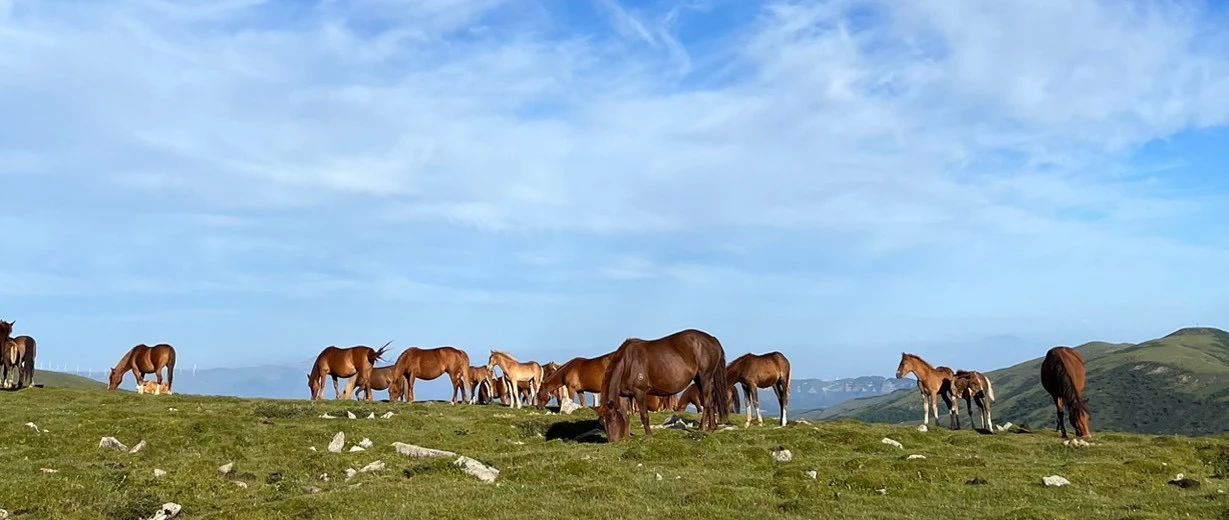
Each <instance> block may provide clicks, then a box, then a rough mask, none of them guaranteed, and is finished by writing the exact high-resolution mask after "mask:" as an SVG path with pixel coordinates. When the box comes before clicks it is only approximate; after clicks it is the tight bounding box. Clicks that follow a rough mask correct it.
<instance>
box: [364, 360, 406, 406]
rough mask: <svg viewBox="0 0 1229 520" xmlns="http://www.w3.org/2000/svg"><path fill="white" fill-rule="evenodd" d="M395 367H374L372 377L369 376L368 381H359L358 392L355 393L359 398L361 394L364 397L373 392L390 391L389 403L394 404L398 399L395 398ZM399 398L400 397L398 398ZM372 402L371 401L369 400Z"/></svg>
mask: <svg viewBox="0 0 1229 520" xmlns="http://www.w3.org/2000/svg"><path fill="white" fill-rule="evenodd" d="M394 368H395V367H394V365H386V366H382V367H372V369H371V375H370V376H368V381H359V382H358V390H357V391H356V392H355V396H356V397H357V395H358V393H359V392H362V393H363V394H364V395H367V394H369V393H371V392H372V391H380V390H388V401H389V402H393V401H396V400H397V397H393V388H392V387H393V384H392V383H393V379H394V377H393V369H394ZM398 397H399V396H398ZM368 400H370V399H368Z"/></svg>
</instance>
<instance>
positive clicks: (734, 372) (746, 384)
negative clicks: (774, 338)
mask: <svg viewBox="0 0 1229 520" xmlns="http://www.w3.org/2000/svg"><path fill="white" fill-rule="evenodd" d="M789 376H790V370H789V360H788V359H785V354H782V353H780V352H769V353H767V354H763V355H756V354H743V355H741V356H739V357H738V359H735V360H734V362H732V363H730V366H728V367H726V370H725V380H726V382H728V383H730V386H734V385H736V384H741V385H742V386H743V395H745V396H746V397H747V423H746V424H745V425H744V426H743V427H749V426H751V409H752V408H755V420H756V422H757V423H759V424H760V425H761V426H763V425H764V416H763V414H761V413H760V389H761V388H772V391H773V393H775V394H777V402H778V403H780V404H781V426H785V423H786V409H787V408H789Z"/></svg>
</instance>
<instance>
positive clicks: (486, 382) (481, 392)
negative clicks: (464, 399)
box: [468, 367, 495, 404]
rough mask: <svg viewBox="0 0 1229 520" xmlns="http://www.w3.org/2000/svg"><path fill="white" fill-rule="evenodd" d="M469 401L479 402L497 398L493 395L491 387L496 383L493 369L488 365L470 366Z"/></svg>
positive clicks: (472, 402) (471, 402)
mask: <svg viewBox="0 0 1229 520" xmlns="http://www.w3.org/2000/svg"><path fill="white" fill-rule="evenodd" d="M468 370H469V403H470V404H474V403H477V402H482V403H484V404H485V403H487V402H490V401H491V400H493V399H495V396H493V395H491V388H492V386H491V385H493V384H494V383H493V382H492V381H493V379H494V378H493V377H491V371H490V370H487V369H486V367H469V369H468Z"/></svg>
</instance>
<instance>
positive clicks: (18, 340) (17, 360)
mask: <svg viewBox="0 0 1229 520" xmlns="http://www.w3.org/2000/svg"><path fill="white" fill-rule="evenodd" d="M14 323H16V322H15V321H0V357H3V362H2V363H0V364H3V366H4V379H3V383H2V384H3V386H4V387H6V388H8V387H9V379H10V377H11V376H10V374H9V372H10V371H14V370H15V371H16V372H17V381H16V383H17V388H25V387H27V386H30V385H32V384H34V356H35V353H36V351H37V346H36V344H35V342H34V338H31V337H30V336H17V337H15V338H14V337H11V336H12V335H13V324H14Z"/></svg>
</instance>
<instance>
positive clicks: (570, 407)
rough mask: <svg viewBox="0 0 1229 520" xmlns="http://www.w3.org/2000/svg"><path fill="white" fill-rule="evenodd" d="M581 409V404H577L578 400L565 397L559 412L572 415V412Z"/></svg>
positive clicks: (560, 404)
mask: <svg viewBox="0 0 1229 520" xmlns="http://www.w3.org/2000/svg"><path fill="white" fill-rule="evenodd" d="M579 409H580V405H578V404H576V401H573V400H571V399H564V400H563V402H562V403H559V413H562V414H567V415H572V412H575V411H576V410H579Z"/></svg>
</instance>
